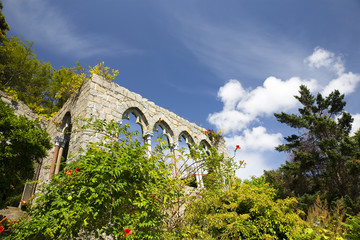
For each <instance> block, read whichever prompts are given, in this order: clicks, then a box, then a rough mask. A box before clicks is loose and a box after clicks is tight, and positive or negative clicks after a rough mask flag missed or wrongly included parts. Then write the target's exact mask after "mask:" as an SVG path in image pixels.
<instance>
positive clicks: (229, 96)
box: [218, 79, 247, 110]
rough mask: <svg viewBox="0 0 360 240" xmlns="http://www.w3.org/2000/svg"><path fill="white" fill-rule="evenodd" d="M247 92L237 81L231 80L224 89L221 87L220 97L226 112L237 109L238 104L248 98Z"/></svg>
mask: <svg viewBox="0 0 360 240" xmlns="http://www.w3.org/2000/svg"><path fill="white" fill-rule="evenodd" d="M246 95H247V92H246V91H245V90H244V88H243V87H242V86H241V83H240V82H239V81H237V80H234V79H231V80H230V81H229V82H227V83H226V84H225V85H224V86H223V87H220V89H219V92H218V97H219V98H220V99H221V101H222V102H223V103H224V109H225V110H229V109H230V110H232V109H234V108H235V106H236V103H237V102H239V101H240V100H241V99H242V98H244V97H246Z"/></svg>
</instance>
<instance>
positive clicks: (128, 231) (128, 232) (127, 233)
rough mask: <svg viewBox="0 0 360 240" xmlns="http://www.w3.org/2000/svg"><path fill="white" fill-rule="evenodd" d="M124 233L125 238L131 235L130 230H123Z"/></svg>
mask: <svg viewBox="0 0 360 240" xmlns="http://www.w3.org/2000/svg"><path fill="white" fill-rule="evenodd" d="M124 233H125V236H127V235H131V234H132V232H131V230H130V228H125V229H124Z"/></svg>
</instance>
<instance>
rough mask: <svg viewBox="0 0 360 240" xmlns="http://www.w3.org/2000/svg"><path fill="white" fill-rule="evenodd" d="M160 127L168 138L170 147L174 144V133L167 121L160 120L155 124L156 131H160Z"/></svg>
mask: <svg viewBox="0 0 360 240" xmlns="http://www.w3.org/2000/svg"><path fill="white" fill-rule="evenodd" d="M159 127H161V128H162V130H163V134H164V135H165V136H166V137H167V139H168V143H169V145H172V144H174V132H173V131H172V130H171V128H170V126H169V124H167V123H166V121H165V120H163V119H161V118H159V120H158V121H157V122H156V123H155V124H154V128H153V130H154V131H159Z"/></svg>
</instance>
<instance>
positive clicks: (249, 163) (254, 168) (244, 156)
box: [235, 152, 272, 179]
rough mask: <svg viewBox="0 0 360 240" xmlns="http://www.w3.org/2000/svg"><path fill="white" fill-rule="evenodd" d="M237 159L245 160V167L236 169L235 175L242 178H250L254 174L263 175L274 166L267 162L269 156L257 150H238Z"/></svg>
mask: <svg viewBox="0 0 360 240" xmlns="http://www.w3.org/2000/svg"><path fill="white" fill-rule="evenodd" d="M237 154H238V156H237V160H245V163H246V166H245V168H241V169H239V170H238V171H236V173H235V175H236V176H237V177H239V178H241V179H250V178H251V177H252V176H261V175H262V174H263V173H264V170H270V169H272V167H271V166H270V164H268V163H267V158H266V157H265V156H264V155H262V154H260V153H257V152H238V153H237Z"/></svg>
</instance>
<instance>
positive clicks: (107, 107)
mask: <svg viewBox="0 0 360 240" xmlns="http://www.w3.org/2000/svg"><path fill="white" fill-rule="evenodd" d="M0 96H1V98H2V100H3V101H5V102H7V103H8V104H9V105H11V106H12V107H14V108H15V114H18V115H25V116H26V117H27V118H29V119H31V120H34V119H35V118H37V117H38V116H37V115H36V114H34V113H32V111H31V110H30V109H29V108H28V107H27V106H26V105H24V104H22V103H21V102H19V103H15V102H12V101H11V100H10V98H9V97H8V96H6V95H5V94H4V93H2V92H0ZM130 114H132V115H133V116H135V117H136V123H137V124H139V125H140V126H141V130H142V136H143V140H144V143H147V144H149V148H151V140H152V136H153V134H154V131H157V130H158V128H159V127H160V128H161V129H162V130H163V134H164V135H165V136H166V137H167V140H168V143H169V146H171V150H172V151H173V153H174V156H176V150H177V148H178V146H179V140H180V141H181V139H185V142H186V143H187V144H188V143H190V142H194V143H196V144H202V145H203V146H204V147H205V148H209V147H210V146H211V145H210V144H211V141H210V139H209V138H208V136H207V135H206V134H205V130H206V129H204V128H202V127H199V126H197V125H196V124H195V123H191V122H189V121H188V120H186V119H184V118H182V117H180V116H178V115H176V114H175V113H173V112H171V111H169V110H167V109H164V108H162V107H159V106H157V105H155V103H153V102H151V101H149V100H147V99H146V98H143V97H141V96H140V95H139V94H136V93H133V92H131V91H129V90H128V89H126V88H124V87H121V86H119V85H118V84H116V83H115V82H111V81H108V80H106V79H103V78H101V77H100V76H97V75H95V74H94V75H92V76H91V77H90V78H89V79H88V80H86V81H85V82H84V83H83V85H82V86H81V88H80V89H79V90H78V91H77V92H76V93H75V94H74V95H73V96H71V97H70V98H69V99H68V101H67V102H66V103H65V104H64V106H63V107H62V108H61V109H60V111H59V112H58V113H57V114H56V116H55V117H54V118H53V119H52V121H42V123H41V127H42V128H43V129H46V130H47V132H48V133H49V135H50V137H51V139H52V141H53V147H52V149H50V150H49V151H48V156H47V157H46V158H45V159H43V160H42V162H41V164H40V165H39V166H38V167H37V170H36V173H35V179H34V180H41V181H45V182H46V181H50V179H51V177H52V175H54V174H57V173H59V171H60V163H61V162H65V161H71V160H72V159H73V158H71V159H70V158H68V154H69V153H74V157H76V155H77V154H78V152H79V150H80V149H81V148H82V149H86V146H87V144H88V143H89V142H96V141H99V140H101V136H99V135H98V134H96V133H95V134H94V132H92V131H86V130H85V131H76V132H71V130H75V129H76V128H77V126H76V124H75V123H74V121H75V119H76V118H77V117H79V116H81V117H85V118H89V117H93V118H95V119H106V120H115V121H118V122H122V120H123V119H129V115H130ZM55 123H59V124H55ZM140 134H141V133H140ZM215 147H216V148H217V150H218V151H219V152H221V153H224V154H225V155H227V149H226V147H225V141H224V139H223V138H222V139H221V140H220V142H218V143H217V144H216V146H215ZM174 174H176V166H175V168H174ZM196 180H197V182H198V184H200V185H201V182H202V177H201V171H199V172H198V173H197V174H196ZM36 188H37V185H36V184H28V185H27V186H26V187H25V189H24V192H23V197H22V199H23V200H25V201H26V200H28V199H29V198H30V197H31V196H32V195H33V194H34V193H35V191H36Z"/></svg>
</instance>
